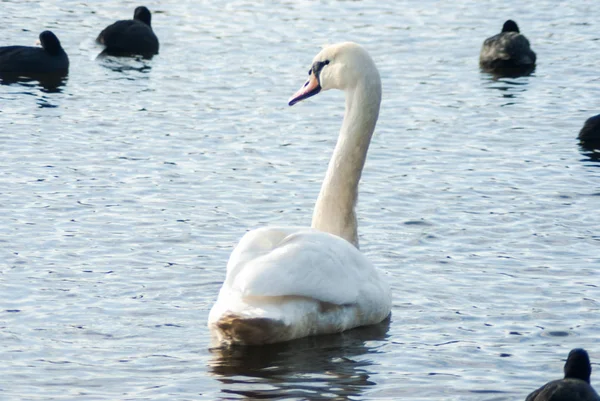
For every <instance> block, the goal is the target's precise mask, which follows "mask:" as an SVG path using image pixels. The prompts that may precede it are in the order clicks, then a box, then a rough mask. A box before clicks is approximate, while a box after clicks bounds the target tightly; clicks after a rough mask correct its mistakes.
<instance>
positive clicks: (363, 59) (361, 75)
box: [289, 42, 381, 106]
mask: <svg viewBox="0 0 600 401" xmlns="http://www.w3.org/2000/svg"><path fill="white" fill-rule="evenodd" d="M365 80H376V82H377V83H379V85H381V84H380V81H379V72H378V71H377V68H376V67H375V63H374V62H373V60H372V59H371V56H369V53H367V51H366V50H365V49H364V48H363V47H362V46H360V45H358V44H356V43H352V42H344V43H338V44H335V45H331V46H327V47H325V48H324V49H323V50H321V51H320V52H319V54H317V55H316V56H315V58H314V59H313V63H312V66H311V68H310V70H309V71H308V80H307V81H306V83H305V84H304V85H303V86H302V87H301V88H300V90H298V92H296V93H295V94H294V95H293V96H292V97H291V98H290V100H289V105H290V106H293V105H294V104H296V103H298V102H299V101H301V100H304V99H307V98H309V97H311V96H314V95H316V94H317V93H319V92H321V91H326V90H329V89H339V90H344V91H345V90H350V89H352V88H354V87H356V86H357V85H359V84H360V83H361V82H364V81H365Z"/></svg>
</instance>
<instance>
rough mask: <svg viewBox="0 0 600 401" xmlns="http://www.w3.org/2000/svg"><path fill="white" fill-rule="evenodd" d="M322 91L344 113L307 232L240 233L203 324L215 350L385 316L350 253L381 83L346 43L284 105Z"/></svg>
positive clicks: (383, 292) (376, 283)
mask: <svg viewBox="0 0 600 401" xmlns="http://www.w3.org/2000/svg"><path fill="white" fill-rule="evenodd" d="M331 88H336V89H342V90H344V91H346V113H345V118H344V124H343V125H342V130H341V131H340V136H339V139H338V143H337V145H336V149H335V151H334V154H333V156H332V160H331V161H330V163H329V168H328V171H327V175H326V178H325V180H324V182H323V186H322V188H321V193H320V195H319V199H318V201H317V204H316V206H315V213H314V214H313V223H312V227H313V228H301V227H266V228H260V229H257V230H253V231H250V232H248V233H247V234H246V235H244V237H243V238H242V240H241V241H240V243H239V244H238V245H237V247H236V248H235V249H234V251H233V252H232V254H231V256H230V259H229V262H228V264H227V276H226V278H225V282H224V283H223V287H222V288H221V291H220V293H219V296H218V299H217V302H216V303H215V305H214V306H213V308H212V310H211V311H210V315H209V319H208V325H209V327H210V330H211V332H212V333H213V335H214V336H215V337H216V339H217V340H218V341H219V342H221V343H228V344H243V345H258V344H267V343H273V342H280V341H288V340H291V339H294V338H300V337H304V336H309V335H316V334H326V333H336V332H341V331H344V330H348V329H351V328H354V327H358V326H363V325H369V324H375V323H379V322H381V321H382V320H383V319H385V318H386V317H387V316H388V315H389V313H390V309H391V293H390V288H389V285H388V284H387V280H386V279H385V278H384V277H383V275H382V273H381V272H379V271H378V270H376V269H375V268H374V267H373V265H372V264H371V263H370V262H369V261H368V259H367V258H366V257H365V256H364V255H363V254H362V253H361V252H360V251H359V250H358V240H357V238H358V236H357V227H356V217H355V213H354V207H355V204H356V201H357V196H358V182H359V180H360V175H361V172H362V167H363V165H364V162H365V159H366V153H367V150H368V146H369V142H370V139H371V136H372V134H373V131H374V129H375V123H376V121H377V116H378V112H379V104H380V101H381V83H380V79H379V73H378V72H377V69H376V67H375V64H374V63H373V61H372V60H371V58H370V56H369V55H368V53H367V52H366V51H365V50H364V49H363V48H362V47H360V46H358V45H356V44H354V43H342V44H338V45H333V46H330V47H327V48H325V49H324V50H322V51H321V52H320V53H319V54H318V55H317V56H316V57H315V59H314V61H313V65H312V68H311V71H310V74H309V80H308V81H307V83H306V84H305V85H304V86H303V87H302V88H301V89H300V90H299V91H298V92H297V93H296V94H295V95H294V96H293V97H292V99H291V100H290V104H294V103H296V102H297V101H300V100H302V99H305V98H307V97H310V96H313V95H315V94H317V93H319V92H320V91H321V90H327V89H331Z"/></svg>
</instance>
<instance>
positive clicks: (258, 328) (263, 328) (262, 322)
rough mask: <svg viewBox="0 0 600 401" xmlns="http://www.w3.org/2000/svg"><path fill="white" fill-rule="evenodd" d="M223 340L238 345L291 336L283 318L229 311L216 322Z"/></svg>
mask: <svg viewBox="0 0 600 401" xmlns="http://www.w3.org/2000/svg"><path fill="white" fill-rule="evenodd" d="M215 326H216V329H217V331H218V334H219V337H220V340H221V342H224V343H227V344H232V345H233V344H237V345H262V344H270V343H274V342H278V341H281V339H282V338H286V337H288V336H289V334H288V331H289V327H288V326H287V325H286V324H285V323H284V322H283V321H281V320H275V319H269V318H265V317H242V316H240V315H237V314H235V313H228V314H226V315H224V316H222V317H221V318H220V319H219V320H218V321H217V322H215Z"/></svg>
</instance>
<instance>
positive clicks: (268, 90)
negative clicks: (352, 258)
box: [0, 0, 600, 401]
mask: <svg viewBox="0 0 600 401" xmlns="http://www.w3.org/2000/svg"><path fill="white" fill-rule="evenodd" d="M137 5H138V4H137V3H131V2H117V1H107V2H102V3H96V2H87V3H84V2H77V1H71V0H66V1H61V2H58V1H54V2H42V3H38V2H33V1H15V2H2V3H1V6H0V11H1V13H2V16H3V23H2V24H1V25H0V33H1V37H2V43H0V44H1V45H8V44H25V45H27V44H33V43H34V42H35V40H36V39H37V36H38V34H39V32H40V31H41V30H43V29H51V30H52V31H54V32H55V33H56V34H57V36H58V37H59V38H60V40H61V42H62V44H63V47H64V48H65V50H66V51H67V52H68V54H69V57H70V60H71V70H70V74H69V76H68V78H67V80H66V81H65V82H64V83H63V84H62V85H60V86H59V87H57V88H54V89H48V88H45V87H42V86H40V85H39V84H38V83H36V82H24V83H21V84H10V85H0V127H1V129H0V145H1V146H0V165H1V168H0V208H1V209H2V210H1V214H0V216H2V217H0V223H1V224H0V244H1V246H0V252H1V254H0V291H1V293H2V294H3V296H2V297H1V300H0V358H1V359H2V360H3V361H4V363H3V364H2V366H0V399H7V400H8V399H20V400H49V399H60V400H70V399H72V400H83V399H94V400H115V399H152V400H162V399H164V400H174V399H206V400H216V399H257V398H271V399H361V400H380V399H390V400H397V399H411V400H440V399H442V400H474V401H475V400H477V401H481V400H485V401H492V400H493V401H500V400H502V401H504V400H514V399H524V398H525V396H526V394H527V393H529V392H530V391H532V390H533V389H535V388H537V387H538V386H539V385H541V384H543V383H544V382H546V381H548V380H550V379H554V378H558V377H560V375H561V372H562V365H563V363H564V362H563V361H564V359H565V358H566V355H567V353H568V351H569V350H570V349H571V348H573V347H584V348H587V349H588V350H589V351H590V355H591V358H592V361H593V362H595V363H598V361H600V340H599V338H598V334H597V333H598V332H599V330H600V325H599V323H598V314H599V312H600V296H599V290H598V285H599V283H600V280H599V273H598V268H599V266H600V264H599V263H600V235H599V234H598V230H597V224H596V223H595V216H596V214H597V210H598V206H599V204H600V203H599V202H600V185H599V178H600V169H599V168H598V167H600V164H598V157H596V155H595V154H593V153H592V152H591V151H589V150H585V149H582V148H580V147H579V145H578V143H577V140H576V136H577V133H578V131H579V129H580V128H581V126H582V125H583V122H584V121H585V119H587V118H588V117H590V116H592V115H595V114H597V113H598V112H599V110H598V109H597V108H596V107H597V104H598V103H597V99H598V96H600V86H599V84H598V82H599V81H598V69H597V65H598V59H599V57H600V56H599V55H600V41H599V40H598V39H599V38H600V37H599V36H598V30H597V22H596V19H595V12H594V11H595V9H596V3H594V2H591V1H581V2H571V3H568V4H560V6H559V4H558V3H556V2H552V1H545V2H536V3H535V4H534V3H528V4H523V3H522V2H518V1H514V0H510V1H508V2H503V3H493V4H484V3H475V2H468V1H462V2H460V1H459V2H454V3H445V2H435V1H422V2H418V3H416V2H397V3H394V4H386V3H382V2H376V1H356V2H343V1H322V2H308V1H294V2H291V1H289V2H267V3H263V4H255V2H244V1H232V2H221V1H218V2H197V1H193V2H192V1H188V0H183V1H171V0H165V1H161V2H157V1H154V2H149V3H146V4H145V5H146V6H147V7H148V8H149V9H150V10H152V11H153V25H154V29H155V31H156V33H157V35H158V37H159V39H160V41H161V50H160V54H159V55H158V56H156V57H155V58H153V59H152V60H149V61H148V60H135V59H130V60H122V59H121V60H120V59H114V58H105V59H99V60H98V59H96V56H97V55H98V54H99V53H100V51H101V48H99V47H98V46H97V45H96V44H95V43H94V38H95V37H96V36H97V34H98V33H99V32H100V30H101V29H102V28H104V27H105V26H106V25H108V24H109V23H111V22H113V21H115V20H117V19H123V18H131V15H132V14H133V9H134V8H135V6H137ZM507 18H513V19H515V20H516V21H517V22H518V23H519V25H520V27H521V31H522V32H523V33H525V34H526V35H527V36H528V38H529V40H530V41H531V43H532V47H533V49H534V50H535V51H536V52H537V55H538V67H537V69H536V71H535V72H534V73H533V74H532V75H531V76H528V77H520V78H507V79H494V78H493V77H491V76H489V75H487V74H484V73H481V72H480V71H479V70H478V65H477V63H478V54H479V49H480V46H481V43H482V42H483V40H484V39H485V38H486V37H488V36H491V35H493V34H495V33H497V32H498V31H499V30H500V28H501V26H502V23H503V22H504V20H505V19H507ZM342 40H353V41H356V42H359V43H361V44H363V45H364V46H365V47H366V48H367V49H368V50H369V52H370V53H371V54H372V56H373V58H374V59H375V61H376V63H377V65H378V67H379V69H380V72H381V76H382V82H383V90H384V100H383V103H382V109H381V113H380V119H379V123H378V126H377V130H376V134H375V137H374V139H373V142H372V144H371V148H370V153H369V158H368V160H367V164H366V167H365V171H364V174H363V180H362V183H361V188H360V191H361V192H360V203H359V206H358V216H359V225H360V227H359V233H360V242H361V249H362V250H363V252H364V253H365V254H366V255H367V256H368V257H369V258H370V259H371V260H372V261H373V262H374V263H375V264H376V265H377V266H378V267H380V268H382V269H385V270H386V271H387V272H388V273H389V278H390V282H391V285H392V287H393V294H394V304H393V314H392V318H391V321H389V322H384V323H383V324H382V325H379V326H375V327H371V328H364V329H360V330H357V331H352V332H348V333H344V334H343V335H339V336H326V337H322V338H311V339H302V340H299V341H295V342H292V343H288V344H280V345H276V346H272V347H265V348H262V349H234V350H219V349H210V347H209V336H208V331H207V328H206V319H207V315H208V311H209V309H210V307H211V305H212V303H213V302H214V301H215V299H216V295H217V292H218V289H219V288H220V284H221V282H222V280H223V278H224V275H225V265H226V262H227V258H228V255H229V253H230V252H231V250H232V249H233V247H234V246H235V244H236V242H237V241H238V240H239V239H240V237H241V236H242V235H243V233H244V232H246V231H247V230H249V229H251V228H255V227H259V226H263V225H278V224H279V225H308V224H309V223H310V217H311V213H312V207H313V205H314V201H315V199H316V196H317V193H318V190H319V186H320V182H321V180H322V178H323V175H324V172H325V168H326V165H327V161H328V158H329V156H330V153H331V150H332V148H333V146H334V143H335V140H336V135H337V132H338V130H339V125H340V122H341V118H342V115H343V96H342V94H341V93H334V92H327V93H323V94H320V95H319V96H317V97H315V98H312V99H310V100H307V101H304V102H302V103H300V104H298V105H296V106H294V107H292V108H290V107H288V106H287V104H286V101H287V99H288V98H289V96H290V95H291V94H292V93H294V92H295V91H296V90H297V89H298V87H299V86H300V85H301V84H302V83H303V82H304V79H305V76H306V71H308V69H309V68H310V64H311V60H312V58H313V56H314V55H315V54H316V53H317V52H318V51H319V49H320V46H321V45H322V44H325V43H333V42H338V41H342ZM595 382H596V383H597V382H598V381H597V379H596V378H595V377H594V376H592V383H595Z"/></svg>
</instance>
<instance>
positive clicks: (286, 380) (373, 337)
mask: <svg viewBox="0 0 600 401" xmlns="http://www.w3.org/2000/svg"><path fill="white" fill-rule="evenodd" d="M389 326H390V318H389V317H388V318H387V319H386V320H384V321H383V322H381V323H379V324H376V325H372V326H364V327H359V328H356V329H353V330H349V331H346V332H343V333H340V334H332V335H324V336H315V337H305V338H301V339H299V340H294V341H289V342H285V343H277V344H272V345H268V346H254V347H244V346H234V347H222V348H213V349H211V350H210V352H211V354H212V360H211V362H210V365H209V372H211V373H212V374H213V375H214V376H215V377H216V378H217V380H219V381H220V382H221V392H222V393H224V396H223V399H231V398H232V396H231V395H232V394H235V395H239V396H243V397H247V398H249V399H265V398H286V399H289V398H297V399H298V398H299V399H311V400H318V399H347V398H348V397H358V396H360V395H361V394H362V393H363V391H364V390H366V389H367V388H369V387H371V386H374V385H375V384H376V383H375V382H374V381H373V380H372V379H371V378H370V371H369V366H371V365H373V362H371V361H370V358H369V357H368V355H369V354H374V353H378V352H379V351H378V348H379V346H380V345H381V344H380V343H375V344H368V342H370V341H384V340H385V339H386V338H387V336H388V335H387V332H388V329H389ZM234 397H235V396H234ZM235 398H238V397H235Z"/></svg>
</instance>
